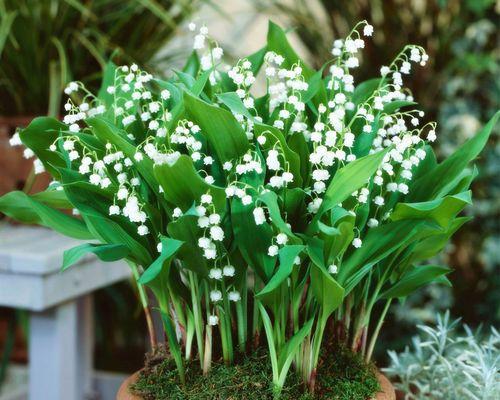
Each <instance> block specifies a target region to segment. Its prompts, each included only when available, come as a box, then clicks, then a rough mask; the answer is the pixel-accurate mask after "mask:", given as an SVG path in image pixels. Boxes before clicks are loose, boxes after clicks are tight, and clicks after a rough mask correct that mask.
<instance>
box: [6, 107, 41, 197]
mask: <svg viewBox="0 0 500 400" xmlns="http://www.w3.org/2000/svg"><path fill="white" fill-rule="evenodd" d="M32 119H33V117H32V116H17V117H2V116H0V171H2V177H1V179H0V195H2V194H5V193H7V192H10V191H12V190H16V189H22V188H23V186H24V183H25V181H26V179H27V178H28V176H29V174H30V171H31V169H32V167H33V160H26V159H25V158H24V157H23V150H24V147H23V146H16V147H12V146H11V145H10V144H9V139H10V138H11V137H12V135H13V134H14V133H15V131H16V129H17V128H18V127H26V126H28V124H29V123H30V122H31V120H32ZM49 182H50V177H49V175H48V174H42V175H39V176H37V179H36V181H35V183H34V185H33V188H32V190H31V192H32V193H34V192H38V191H40V190H43V189H45V188H46V187H47V185H48V183H49Z"/></svg>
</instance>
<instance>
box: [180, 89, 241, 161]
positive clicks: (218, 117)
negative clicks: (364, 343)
mask: <svg viewBox="0 0 500 400" xmlns="http://www.w3.org/2000/svg"><path fill="white" fill-rule="evenodd" d="M184 105H185V108H186V112H187V114H188V115H189V116H190V118H191V119H192V120H193V121H194V122H195V123H197V124H198V125H199V126H200V128H201V133H202V134H203V135H204V136H205V137H206V138H207V140H208V142H209V143H210V145H211V146H212V147H213V149H214V150H215V153H216V154H217V157H218V158H219V161H220V162H221V163H223V162H225V161H230V160H232V159H233V158H237V157H241V156H243V155H244V154H245V153H246V151H247V150H248V149H249V146H250V145H249V143H248V139H247V136H246V134H245V132H244V131H243V128H242V127H241V126H240V124H239V123H238V121H236V119H235V118H234V116H233V115H232V114H231V113H230V112H229V111H227V110H224V109H223V108H220V107H216V106H214V105H211V104H208V103H206V102H204V101H203V100H200V99H198V98H196V97H194V96H192V95H191V94H189V93H188V92H184Z"/></svg>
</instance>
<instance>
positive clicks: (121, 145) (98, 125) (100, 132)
mask: <svg viewBox="0 0 500 400" xmlns="http://www.w3.org/2000/svg"><path fill="white" fill-rule="evenodd" d="M86 122H87V124H88V125H89V126H90V127H91V128H92V132H93V133H94V135H95V136H97V137H98V138H99V140H100V141H101V142H102V143H108V142H109V143H111V144H113V145H115V146H116V147H117V148H118V149H119V150H121V151H123V154H125V155H126V156H127V157H128V158H130V159H131V160H132V162H133V163H134V165H135V167H136V168H137V171H138V172H139V173H140V174H141V176H142V177H143V178H144V180H145V181H146V182H147V183H148V185H149V187H150V188H151V190H152V191H153V192H154V193H156V194H157V195H159V188H158V183H157V181H156V178H155V176H154V173H153V161H152V160H151V159H150V158H148V157H144V158H143V159H142V160H141V161H136V160H135V159H134V155H135V153H136V152H137V147H136V146H135V145H133V144H132V143H130V142H129V140H128V138H127V133H126V132H125V131H124V130H122V129H119V128H117V127H116V126H115V125H113V124H111V123H110V122H109V121H107V120H105V119H104V118H100V117H92V118H87V119H86ZM158 197H159V198H161V196H158Z"/></svg>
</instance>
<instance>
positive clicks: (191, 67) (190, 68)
mask: <svg viewBox="0 0 500 400" xmlns="http://www.w3.org/2000/svg"><path fill="white" fill-rule="evenodd" d="M199 69H200V59H199V57H198V53H197V52H196V50H193V51H192V52H191V55H190V56H189V57H188V59H187V61H186V64H184V67H182V72H184V73H186V74H189V75H191V76H196V75H197V74H198V70H199Z"/></svg>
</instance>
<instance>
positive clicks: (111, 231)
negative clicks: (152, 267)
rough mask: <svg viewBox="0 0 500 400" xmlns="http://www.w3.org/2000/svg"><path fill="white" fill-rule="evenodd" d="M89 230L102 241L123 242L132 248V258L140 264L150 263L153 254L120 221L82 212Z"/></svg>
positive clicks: (110, 242) (109, 242)
mask: <svg viewBox="0 0 500 400" xmlns="http://www.w3.org/2000/svg"><path fill="white" fill-rule="evenodd" d="M82 217H83V219H84V221H85V222H86V224H87V227H88V229H89V231H90V232H91V233H92V235H93V237H94V238H97V239H99V240H100V241H101V242H102V243H108V244H122V245H124V246H126V247H127V248H128V249H129V250H130V258H133V259H134V260H135V261H137V263H138V264H140V265H149V264H150V263H151V256H150V254H149V252H148V250H147V249H146V248H145V247H144V245H143V244H142V243H140V242H139V241H138V240H136V239H135V238H134V237H133V236H131V235H130V234H129V233H128V232H127V231H125V229H124V228H123V227H122V226H121V225H120V224H118V223H116V222H114V221H113V220H111V219H110V218H106V217H104V216H98V215H90V214H82Z"/></svg>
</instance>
